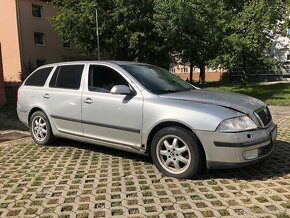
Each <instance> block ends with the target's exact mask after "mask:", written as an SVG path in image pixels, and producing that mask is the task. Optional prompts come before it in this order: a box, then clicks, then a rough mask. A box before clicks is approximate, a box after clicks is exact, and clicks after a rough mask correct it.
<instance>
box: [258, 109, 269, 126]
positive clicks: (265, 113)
mask: <svg viewBox="0 0 290 218" xmlns="http://www.w3.org/2000/svg"><path fill="white" fill-rule="evenodd" d="M255 115H256V117H257V118H258V120H259V121H260V123H261V125H262V126H263V127H266V126H268V125H269V124H270V123H271V121H272V116H271V113H270V110H269V108H268V107H263V108H261V109H259V110H257V111H255Z"/></svg>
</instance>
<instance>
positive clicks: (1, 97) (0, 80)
mask: <svg viewBox="0 0 290 218" xmlns="http://www.w3.org/2000/svg"><path fill="white" fill-rule="evenodd" d="M5 103H6V97H5V90H4V76H3V64H2V52H1V42H0V106H2V105H4V104H5Z"/></svg>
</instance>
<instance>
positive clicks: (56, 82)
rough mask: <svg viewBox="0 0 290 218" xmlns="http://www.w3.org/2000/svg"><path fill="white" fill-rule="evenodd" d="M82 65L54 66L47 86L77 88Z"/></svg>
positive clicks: (79, 82)
mask: <svg viewBox="0 0 290 218" xmlns="http://www.w3.org/2000/svg"><path fill="white" fill-rule="evenodd" d="M83 69H84V65H65V66H59V67H57V68H56V70H55V73H54V74H53V76H52V78H51V80H50V83H49V87H52V88H63V89H79V88H80V84H81V78H82V73H83Z"/></svg>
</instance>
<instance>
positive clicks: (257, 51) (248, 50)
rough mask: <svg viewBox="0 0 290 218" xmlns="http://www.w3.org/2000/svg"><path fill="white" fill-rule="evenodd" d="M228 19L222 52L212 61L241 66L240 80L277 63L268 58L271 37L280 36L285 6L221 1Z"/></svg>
mask: <svg viewBox="0 0 290 218" xmlns="http://www.w3.org/2000/svg"><path fill="white" fill-rule="evenodd" d="M224 4H225V8H226V11H227V13H225V15H226V17H227V18H226V19H227V20H228V22H227V24H226V26H225V32H226V34H225V37H224V39H223V46H222V48H221V49H222V50H223V52H222V53H221V54H220V55H219V56H218V57H217V59H216V61H217V62H218V63H222V64H223V65H224V66H225V67H227V68H231V67H234V66H235V65H236V64H241V65H242V69H243V79H244V80H246V79H247V76H248V74H250V73H254V72H257V70H272V69H273V67H275V66H276V65H277V61H275V59H273V57H270V56H269V55H268V51H269V49H270V46H271V44H272V38H273V36H274V35H275V34H277V33H282V32H283V31H284V30H286V28H285V24H286V23H287V20H288V16H289V14H288V7H287V4H286V2H285V1H281V0H258V1H257V0H250V1H249V0H240V1H232V0H224Z"/></svg>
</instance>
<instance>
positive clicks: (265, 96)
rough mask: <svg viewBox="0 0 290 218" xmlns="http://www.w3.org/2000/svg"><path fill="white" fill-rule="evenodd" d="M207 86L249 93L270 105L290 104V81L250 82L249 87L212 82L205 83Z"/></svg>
mask: <svg viewBox="0 0 290 218" xmlns="http://www.w3.org/2000/svg"><path fill="white" fill-rule="evenodd" d="M205 88H208V89H214V90H220V91H229V92H236V93H241V94H245V95H249V96H252V97H255V98H258V99H260V100H262V101H264V102H265V103H266V104H268V105H277V106H290V83H276V84H260V83H250V84H248V85H247V87H240V85H234V84H224V83H219V82H210V83H206V84H205Z"/></svg>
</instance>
